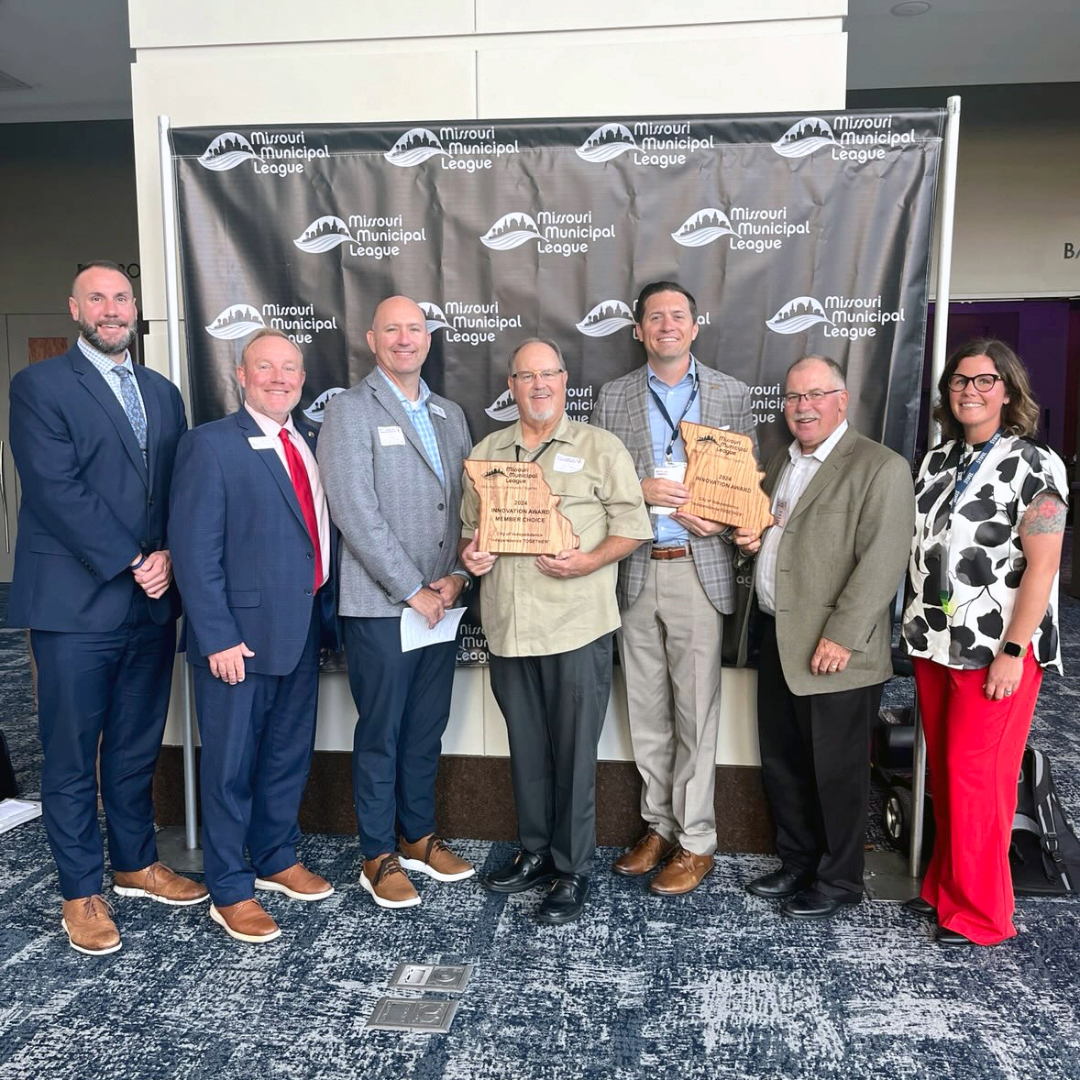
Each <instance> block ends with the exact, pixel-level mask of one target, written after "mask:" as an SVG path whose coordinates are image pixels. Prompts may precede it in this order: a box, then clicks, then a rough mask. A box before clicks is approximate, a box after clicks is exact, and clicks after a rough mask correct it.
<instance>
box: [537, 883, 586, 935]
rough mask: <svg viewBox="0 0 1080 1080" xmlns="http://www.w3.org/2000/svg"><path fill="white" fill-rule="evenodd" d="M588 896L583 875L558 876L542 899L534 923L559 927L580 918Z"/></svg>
mask: <svg viewBox="0 0 1080 1080" xmlns="http://www.w3.org/2000/svg"><path fill="white" fill-rule="evenodd" d="M588 895H589V879H588V877H586V876H585V874H560V875H559V876H558V877H557V878H556V879H555V880H554V882H552V885H551V891H550V892H549V893H548V894H547V896H545V897H544V902H543V903H542V904H541V905H540V910H539V911H538V912H537V913H536V921H537V922H542V923H551V924H552V925H555V926H559V925H561V924H562V923H568V922H573V921H574V920H575V919H580V918H581V913H582V911H584V910H585V900H586V898H587V897H588Z"/></svg>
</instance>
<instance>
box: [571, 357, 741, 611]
mask: <svg viewBox="0 0 1080 1080" xmlns="http://www.w3.org/2000/svg"><path fill="white" fill-rule="evenodd" d="M695 359H696V358H695ZM697 374H698V386H699V391H698V392H699V394H700V397H701V422H702V423H703V424H708V425H710V426H711V427H730V428H731V430H732V431H741V432H742V433H743V434H744V435H749V436H750V438H751V439H753V440H754V453H755V454H756V453H757V435H756V434H755V432H754V422H753V418H752V416H751V412H750V390H749V388H748V387H747V386H746V384H745V383H741V382H739V380H738V379H733V378H732V377H731V376H730V375H725V374H724V373H723V372H721V371H716V370H714V369H713V368H710V367H706V366H705V365H704V364H703V363H702V362H701V361H700V360H697ZM648 378H649V366H648V364H644V365H642V366H641V367H639V368H638V369H637V370H636V371H631V372H630V374H629V375H624V376H623V377H622V378H621V379H615V380H614V381H613V382H609V383H605V384H604V385H603V386H602V387H601V388H600V397H599V398H598V399H597V402H596V407H595V408H594V409H593V414H592V423H594V424H597V425H598V426H599V427H602V428H604V429H605V430H607V431H610V432H611V433H612V434H613V435H617V436H618V437H619V438H620V439H621V440H622V441H623V444H624V445H625V446H626V448H627V450H629V451H630V456H631V457H632V458H633V459H634V467H635V468H636V469H637V474H638V479H644V478H646V477H648V476H650V475H651V472H650V470H651V469H652V468H653V466H654V465H655V462H654V461H653V452H652V434H651V431H650V428H649V382H648ZM649 550H650V549H649V545H648V544H642V545H641V547H639V548H638V549H637V550H636V551H634V552H633V553H632V554H631V555H629V556H628V557H627V558H625V559H623V561H622V562H621V563H619V583H618V586H617V589H616V595H617V596H618V600H619V607H620V608H622V609H623V610H625V609H626V608H628V607H629V606H630V605H631V604H632V603H633V602H634V601H635V600H636V599H637V596H638V593H640V592H641V589H642V586H644V584H645V576H646V574H647V573H648V570H649V558H650V555H649ZM690 550H691V551H692V552H693V556H694V566H695V567H696V568H697V573H698V580H699V581H700V582H701V587H702V588H703V589H704V590H705V595H706V596H708V598H709V599H710V600H711V601H712V604H713V607H715V608H716V610H717V611H719V612H721V613H723V614H725V615H730V614H731V612H733V611H734V610H735V575H734V573H733V572H732V568H731V558H732V556H731V545H730V543H728V542H727V541H726V540H723V539H721V538H720V537H719V536H704V537H697V536H691V537H690Z"/></svg>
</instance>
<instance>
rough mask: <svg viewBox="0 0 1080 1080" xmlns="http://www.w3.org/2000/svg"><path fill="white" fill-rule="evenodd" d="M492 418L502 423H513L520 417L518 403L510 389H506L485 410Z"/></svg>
mask: <svg viewBox="0 0 1080 1080" xmlns="http://www.w3.org/2000/svg"><path fill="white" fill-rule="evenodd" d="M484 412H486V413H487V414H488V416H490V417H491V419H492V420H495V421H496V422H497V423H500V424H512V423H513V422H514V421H515V420H517V419H518V417H519V416H520V413H519V412H518V407H517V403H516V402H515V401H514V397H513V395H512V394H511V393H510V391H509V390H508V389H507V390H504V391H503V392H502V393H501V394H500V395H499V396H498V397H497V398H496V399H495V400H494V401H493V402H492V403H491V404H490V405H489V406H488V407H487V408H486V409H485V410H484Z"/></svg>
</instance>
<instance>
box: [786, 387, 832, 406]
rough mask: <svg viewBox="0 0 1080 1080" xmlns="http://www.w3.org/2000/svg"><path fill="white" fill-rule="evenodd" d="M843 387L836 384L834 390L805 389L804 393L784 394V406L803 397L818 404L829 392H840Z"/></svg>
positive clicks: (794, 403)
mask: <svg viewBox="0 0 1080 1080" xmlns="http://www.w3.org/2000/svg"><path fill="white" fill-rule="evenodd" d="M843 392H844V388H843V387H842V386H838V387H837V388H836V389H835V390H807V391H806V393H805V394H785V395H784V407H785V408H787V406H789V405H798V404H799V402H800V401H802V399H803V398H806V400H807V402H809V404H811V405H818V404H820V403H821V402H822V401H824V400H825V398H827V397H828V396H829V395H830V394H842V393H843Z"/></svg>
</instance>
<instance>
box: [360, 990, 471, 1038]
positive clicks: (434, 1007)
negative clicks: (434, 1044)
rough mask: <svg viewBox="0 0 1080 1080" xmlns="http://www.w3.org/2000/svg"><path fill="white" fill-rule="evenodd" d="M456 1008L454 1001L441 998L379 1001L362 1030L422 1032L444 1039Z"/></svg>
mask: <svg viewBox="0 0 1080 1080" xmlns="http://www.w3.org/2000/svg"><path fill="white" fill-rule="evenodd" d="M457 1007H458V1003H457V1002H456V1001H446V1000H444V999H441V998H391V997H384V998H379V1001H378V1004H377V1005H376V1006H375V1009H374V1010H373V1011H372V1014H371V1015H370V1016H369V1017H368V1021H367V1024H366V1025H365V1026H366V1027H369V1028H374V1029H377V1030H380V1031H421V1032H423V1031H426V1032H432V1033H434V1034H440V1035H445V1034H446V1032H448V1031H449V1030H450V1024H451V1023H452V1022H453V1019H454V1013H456V1012H457Z"/></svg>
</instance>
